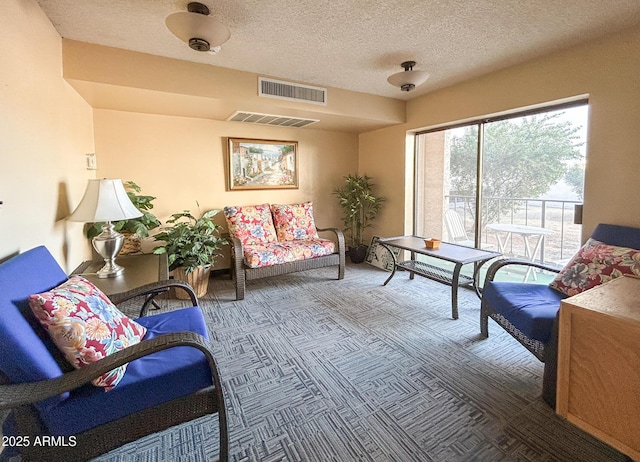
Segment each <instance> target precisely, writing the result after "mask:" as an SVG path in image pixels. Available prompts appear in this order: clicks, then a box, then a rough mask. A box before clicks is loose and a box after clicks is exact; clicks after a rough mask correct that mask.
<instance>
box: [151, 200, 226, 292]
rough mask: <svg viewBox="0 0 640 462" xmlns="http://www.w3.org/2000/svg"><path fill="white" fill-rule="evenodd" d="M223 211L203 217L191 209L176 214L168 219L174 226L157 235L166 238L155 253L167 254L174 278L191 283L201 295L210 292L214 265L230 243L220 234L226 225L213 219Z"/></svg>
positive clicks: (212, 211)
mask: <svg viewBox="0 0 640 462" xmlns="http://www.w3.org/2000/svg"><path fill="white" fill-rule="evenodd" d="M219 212H220V211H219V210H210V211H208V212H206V213H205V214H203V215H202V217H201V218H196V217H194V216H193V215H191V212H190V211H189V210H185V211H184V212H180V213H174V214H173V215H171V218H170V219H168V220H167V223H171V224H172V226H168V227H166V228H163V229H162V230H161V232H159V233H157V234H156V235H154V236H153V238H154V239H155V240H156V241H163V244H162V245H160V246H159V247H156V248H155V249H154V250H153V253H155V254H164V253H166V254H167V260H168V262H169V270H170V271H171V272H172V275H173V277H174V279H178V280H181V281H186V282H187V283H189V284H190V285H191V286H192V287H193V288H194V290H195V292H196V294H197V295H198V296H199V297H201V296H203V295H205V294H206V293H207V289H208V287H209V274H210V272H211V265H212V263H213V261H214V259H215V257H216V256H218V255H219V254H218V252H217V251H218V250H219V249H220V248H221V247H222V246H223V245H225V244H227V241H226V240H225V239H223V238H221V237H220V230H221V229H222V227H221V226H220V225H217V224H215V223H214V222H213V217H214V216H215V215H216V214H218V213H219ZM176 297H178V298H182V297H185V294H183V291H182V290H179V291H176ZM185 298H186V297H185Z"/></svg>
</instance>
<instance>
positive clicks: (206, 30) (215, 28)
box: [165, 2, 231, 53]
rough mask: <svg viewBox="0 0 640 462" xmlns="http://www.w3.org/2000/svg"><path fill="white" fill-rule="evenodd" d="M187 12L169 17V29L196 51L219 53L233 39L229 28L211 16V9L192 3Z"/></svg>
mask: <svg viewBox="0 0 640 462" xmlns="http://www.w3.org/2000/svg"><path fill="white" fill-rule="evenodd" d="M187 10H188V11H179V12H177V13H173V14H170V15H169V16H167V19H166V20H165V24H166V25H167V28H168V29H169V30H170V31H171V32H172V33H173V35H175V36H176V37H178V38H179V39H180V40H182V41H183V42H185V43H186V44H187V45H189V46H190V47H191V48H193V49H194V50H196V51H211V52H213V53H217V52H218V51H219V50H220V45H222V44H223V43H224V42H226V41H227V40H229V37H231V31H229V28H228V27H227V26H225V25H224V24H222V23H221V22H220V21H218V20H217V19H215V18H213V17H212V16H209V8H208V7H207V6H206V5H203V4H202V3H198V2H191V3H189V4H188V5H187ZM216 48H217V50H216Z"/></svg>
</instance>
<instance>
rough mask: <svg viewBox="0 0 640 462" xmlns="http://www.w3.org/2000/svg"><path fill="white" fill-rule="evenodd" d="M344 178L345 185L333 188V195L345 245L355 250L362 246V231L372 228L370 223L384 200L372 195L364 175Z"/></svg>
mask: <svg viewBox="0 0 640 462" xmlns="http://www.w3.org/2000/svg"><path fill="white" fill-rule="evenodd" d="M344 178H345V185H344V186H342V187H341V188H335V189H334V190H333V194H335V195H337V196H338V201H339V203H340V208H342V222H343V225H344V229H343V231H344V232H345V235H346V237H347V245H348V246H349V247H351V248H356V247H359V246H362V245H364V243H363V241H362V231H363V230H364V229H366V228H369V227H371V226H372V221H373V220H374V219H375V218H376V216H377V215H378V213H379V212H380V209H381V208H382V203H383V202H384V201H385V198H384V197H377V196H376V195H374V193H373V187H374V185H373V183H371V177H369V176H367V175H366V174H365V175H362V176H361V175H358V174H357V173H356V174H350V175H347V176H345V177H344Z"/></svg>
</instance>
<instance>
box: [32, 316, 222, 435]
mask: <svg viewBox="0 0 640 462" xmlns="http://www.w3.org/2000/svg"><path fill="white" fill-rule="evenodd" d="M136 321H137V322H138V323H140V324H141V325H143V326H144V327H146V328H147V334H146V335H145V337H144V340H147V339H151V338H154V337H157V336H159V335H162V334H165V333H169V332H178V331H191V332H196V333H198V334H200V335H202V336H203V337H205V338H209V337H208V334H207V327H206V324H205V321H204V317H203V316H202V311H201V310H200V308H198V307H192V308H184V309H179V310H176V311H171V312H167V313H161V314H157V315H152V316H146V317H142V318H138V319H136ZM144 340H143V341H144ZM212 383H213V382H212V379H211V371H210V369H209V363H208V362H207V360H206V358H205V356H204V354H203V353H202V352H201V351H200V350H198V349H196V348H192V347H175V348H169V349H167V350H164V351H160V352H157V353H153V354H151V355H148V356H145V357H142V358H140V359H137V360H135V361H132V362H131V363H129V366H128V367H127V371H126V373H125V374H124V377H123V378H122V381H121V382H120V383H119V384H118V386H117V387H115V388H114V389H113V390H111V391H108V392H105V391H104V390H103V389H101V388H96V387H94V386H92V385H90V384H89V385H85V386H83V387H81V388H79V389H78V390H75V391H73V392H72V394H71V397H70V398H68V399H66V400H64V401H62V402H60V403H58V404H57V405H56V406H55V407H53V408H51V409H49V410H48V411H47V412H45V413H43V414H42V419H43V421H44V423H45V425H46V426H47V428H48V429H49V431H50V432H51V434H52V435H56V436H61V435H73V434H77V433H80V432H82V431H85V430H88V429H90V428H93V427H95V426H98V425H101V424H104V423H106V422H110V421H113V420H116V419H118V418H121V417H124V416H126V415H129V414H132V413H134V412H137V411H139V410H142V409H146V408H148V407H151V406H154V405H157V404H161V403H164V402H167V401H170V400H172V399H175V398H179V397H181V396H186V395H189V394H192V393H194V392H196V391H198V390H200V389H203V388H206V387H209V386H211V385H212ZM151 390H152V391H153V392H152V393H151V392H150V391H151Z"/></svg>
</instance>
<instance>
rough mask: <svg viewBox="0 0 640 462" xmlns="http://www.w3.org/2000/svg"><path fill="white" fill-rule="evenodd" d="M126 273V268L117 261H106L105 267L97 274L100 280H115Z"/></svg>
mask: <svg viewBox="0 0 640 462" xmlns="http://www.w3.org/2000/svg"><path fill="white" fill-rule="evenodd" d="M122 273H124V268H123V267H122V266H120V265H118V264H117V263H116V262H115V261H108V260H106V259H105V265H104V266H103V267H102V268H100V269H99V270H98V271H97V272H96V276H98V277H99V278H115V277H116V276H120V275H121V274H122Z"/></svg>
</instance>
